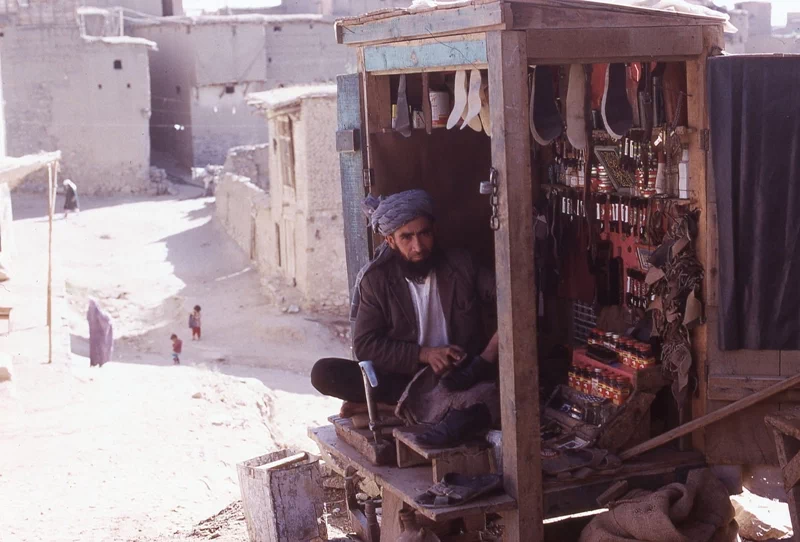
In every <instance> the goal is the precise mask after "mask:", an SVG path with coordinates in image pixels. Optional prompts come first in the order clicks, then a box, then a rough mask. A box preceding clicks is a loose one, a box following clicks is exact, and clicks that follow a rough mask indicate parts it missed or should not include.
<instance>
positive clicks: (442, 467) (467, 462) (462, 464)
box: [432, 450, 491, 482]
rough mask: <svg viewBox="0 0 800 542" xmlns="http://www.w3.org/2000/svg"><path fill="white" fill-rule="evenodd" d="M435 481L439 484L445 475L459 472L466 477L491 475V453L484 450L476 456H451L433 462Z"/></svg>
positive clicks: (475, 454)
mask: <svg viewBox="0 0 800 542" xmlns="http://www.w3.org/2000/svg"><path fill="white" fill-rule="evenodd" d="M432 471H433V472H432V474H433V481H434V482H438V481H440V480H441V479H442V477H443V476H444V475H445V474H449V473H451V472H457V473H459V474H464V475H466V476H478V475H480V474H489V473H490V472H491V467H490V465H489V452H488V451H486V450H482V451H480V452H477V453H474V454H463V455H451V456H446V457H440V458H438V459H434V460H433V469H432Z"/></svg>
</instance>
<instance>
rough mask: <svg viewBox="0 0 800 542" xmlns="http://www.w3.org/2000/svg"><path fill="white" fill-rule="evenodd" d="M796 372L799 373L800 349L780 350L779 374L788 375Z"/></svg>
mask: <svg viewBox="0 0 800 542" xmlns="http://www.w3.org/2000/svg"><path fill="white" fill-rule="evenodd" d="M796 373H800V350H781V352H780V374H781V376H790V375H793V374H796Z"/></svg>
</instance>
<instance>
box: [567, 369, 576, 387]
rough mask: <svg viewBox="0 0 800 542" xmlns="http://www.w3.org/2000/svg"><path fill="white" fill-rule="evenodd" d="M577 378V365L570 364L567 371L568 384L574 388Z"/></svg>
mask: <svg viewBox="0 0 800 542" xmlns="http://www.w3.org/2000/svg"><path fill="white" fill-rule="evenodd" d="M575 378H576V367H575V366H574V365H570V366H569V372H568V373H567V386H569V387H570V388H572V389H575V388H576V386H575Z"/></svg>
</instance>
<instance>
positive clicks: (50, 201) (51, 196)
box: [47, 162, 58, 363]
mask: <svg viewBox="0 0 800 542" xmlns="http://www.w3.org/2000/svg"><path fill="white" fill-rule="evenodd" d="M57 164H58V163H57V162H56V164H48V165H47V216H48V225H47V363H53V207H54V200H55V187H54V186H53V184H54V183H53V181H54V177H55V176H56V175H57V173H56V171H54V170H55V168H57V167H58V166H57Z"/></svg>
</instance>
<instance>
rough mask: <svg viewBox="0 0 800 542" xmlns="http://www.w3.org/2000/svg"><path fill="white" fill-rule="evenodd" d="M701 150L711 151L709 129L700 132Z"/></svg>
mask: <svg viewBox="0 0 800 542" xmlns="http://www.w3.org/2000/svg"><path fill="white" fill-rule="evenodd" d="M700 148H701V149H703V150H704V151H709V150H711V131H710V130H709V129H708V128H703V129H702V130H700Z"/></svg>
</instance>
